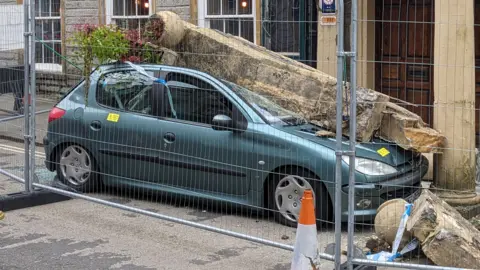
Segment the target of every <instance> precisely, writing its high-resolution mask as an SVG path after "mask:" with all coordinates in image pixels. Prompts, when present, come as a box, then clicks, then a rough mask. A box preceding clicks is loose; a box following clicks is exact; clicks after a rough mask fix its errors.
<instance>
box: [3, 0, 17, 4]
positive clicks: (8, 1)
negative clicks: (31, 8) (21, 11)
mask: <svg viewBox="0 0 480 270" xmlns="http://www.w3.org/2000/svg"><path fill="white" fill-rule="evenodd" d="M15 4H17V0H0V5H15Z"/></svg>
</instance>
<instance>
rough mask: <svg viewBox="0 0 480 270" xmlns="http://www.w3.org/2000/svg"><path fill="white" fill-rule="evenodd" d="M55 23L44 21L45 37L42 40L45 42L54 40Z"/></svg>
mask: <svg viewBox="0 0 480 270" xmlns="http://www.w3.org/2000/svg"><path fill="white" fill-rule="evenodd" d="M52 27H53V21H52V20H45V21H43V36H42V37H41V39H43V40H52V39H53V29H52Z"/></svg>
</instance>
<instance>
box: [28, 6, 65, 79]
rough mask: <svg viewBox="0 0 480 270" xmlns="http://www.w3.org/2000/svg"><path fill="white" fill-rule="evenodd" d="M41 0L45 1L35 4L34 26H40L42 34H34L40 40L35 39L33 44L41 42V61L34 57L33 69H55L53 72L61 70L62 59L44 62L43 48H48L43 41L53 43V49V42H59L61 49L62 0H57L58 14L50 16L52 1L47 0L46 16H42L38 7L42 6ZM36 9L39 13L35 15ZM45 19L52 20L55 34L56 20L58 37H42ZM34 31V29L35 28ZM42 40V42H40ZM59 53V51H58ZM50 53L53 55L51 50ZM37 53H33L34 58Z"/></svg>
mask: <svg viewBox="0 0 480 270" xmlns="http://www.w3.org/2000/svg"><path fill="white" fill-rule="evenodd" d="M42 1H45V0H38V4H36V5H35V9H36V10H35V27H37V26H40V27H41V28H42V36H41V37H38V36H37V35H35V37H36V38H38V39H40V40H41V42H40V41H37V40H35V46H36V44H41V46H42V61H41V62H38V61H37V60H36V59H35V69H36V70H40V71H55V72H62V66H63V65H62V62H63V60H62V59H60V63H55V62H54V61H53V60H52V61H51V62H45V53H44V50H50V48H46V47H44V45H43V43H47V44H48V43H52V44H53V49H54V50H55V44H60V50H62V46H63V42H62V38H63V36H62V35H63V34H62V11H61V2H62V0H59V1H58V16H52V12H53V10H52V7H53V5H52V4H53V1H48V2H49V10H48V13H49V14H48V16H44V14H42V13H41V12H40V9H41V8H42V6H43V5H42ZM37 10H38V12H39V13H40V14H38V15H37ZM45 21H53V23H52V29H51V30H52V35H54V34H55V21H58V23H59V25H60V30H59V31H60V39H54V38H52V39H49V40H44V39H43V33H45V31H44V29H43V25H44V24H43V22H45ZM35 31H36V29H35ZM42 42H43V43H42ZM60 53H61V51H60ZM52 55H54V52H52ZM37 57H38V55H37V53H35V58H37Z"/></svg>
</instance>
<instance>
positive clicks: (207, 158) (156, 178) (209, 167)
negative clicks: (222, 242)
mask: <svg viewBox="0 0 480 270" xmlns="http://www.w3.org/2000/svg"><path fill="white" fill-rule="evenodd" d="M142 66H143V68H145V69H148V70H159V69H161V70H162V71H181V72H188V73H189V74H190V75H193V76H198V77H199V78H202V79H204V80H207V81H208V82H210V83H212V84H214V85H215V86H216V87H218V90H219V91H220V92H222V93H223V94H224V95H225V96H226V97H227V98H229V99H230V101H231V102H232V103H233V104H234V105H235V106H236V107H237V108H238V109H239V111H240V112H241V113H242V115H243V116H244V117H245V119H246V121H248V126H247V128H246V130H245V131H242V132H232V131H218V130H214V129H212V127H211V126H207V125H200V124H199V125H195V124H189V123H187V122H183V121H178V120H176V121H174V120H171V119H165V118H156V117H151V116H145V115H142V114H137V113H132V112H128V113H127V112H122V111H117V110H114V109H111V108H107V107H104V106H101V105H99V104H98V103H97V102H96V98H95V97H96V86H97V80H98V79H99V77H100V76H101V75H102V74H104V73H106V72H110V71H118V70H131V68H130V67H128V66H126V65H118V64H117V65H105V66H101V67H99V68H98V69H97V70H95V71H94V72H93V73H92V76H91V78H92V80H91V85H90V91H89V95H88V106H87V107H85V102H84V98H85V97H84V91H83V83H81V84H79V85H77V86H76V87H74V88H73V89H72V91H70V92H69V93H68V94H67V95H66V96H65V98H64V99H63V100H61V101H60V102H59V103H58V104H57V105H56V106H58V107H60V108H63V109H65V110H66V113H65V115H64V116H63V117H62V118H61V119H59V120H56V121H54V122H52V123H50V124H49V126H48V132H47V135H46V137H45V138H44V142H45V153H46V154H47V161H46V165H47V167H48V168H49V169H50V170H54V169H55V168H54V167H53V166H52V164H53V162H54V157H55V153H56V151H57V150H58V148H57V147H58V146H61V145H64V144H71V143H75V144H79V145H81V146H83V147H85V148H86V149H87V150H88V151H89V152H90V153H91V154H92V156H93V158H94V159H95V161H96V164H97V166H98V169H99V171H100V172H101V174H102V180H103V182H104V184H105V185H117V186H122V185H123V186H128V187H141V188H147V189H153V190H160V191H166V192H175V193H180V194H183V195H188V196H198V197H203V198H212V199H214V200H226V201H229V202H233V203H239V204H242V205H246V206H252V207H253V208H263V207H265V205H264V195H265V194H264V182H265V181H266V180H267V179H268V176H269V174H270V173H271V172H273V171H275V170H276V169H278V168H280V167H283V166H299V167H303V168H305V169H307V170H309V171H311V172H313V173H314V174H315V175H316V176H317V177H318V178H319V179H321V181H322V182H323V183H324V185H325V187H326V188H327V190H328V194H329V197H330V200H331V202H334V195H335V189H334V187H335V186H334V185H335V139H332V138H322V137H318V136H315V132H316V131H318V130H320V128H319V127H317V126H314V125H311V124H303V125H296V126H281V125H272V124H268V123H267V122H266V121H265V120H264V119H263V118H262V116H260V115H259V114H258V113H257V112H256V111H255V109H254V108H252V107H251V106H250V105H248V103H246V102H245V101H244V100H243V99H242V98H240V97H239V96H237V95H236V94H235V93H234V92H233V91H231V89H230V88H229V87H228V86H227V85H225V84H223V83H222V81H221V80H218V79H216V78H215V77H213V76H210V75H208V74H205V73H202V72H199V71H195V70H189V69H183V68H176V67H170V66H160V65H142ZM109 113H116V114H119V115H120V117H119V121H118V122H110V121H106V119H107V116H108V114H109ZM169 132H172V133H174V134H175V140H174V141H173V142H172V141H171V140H169V139H172V138H173V137H169V136H168V134H167V133H169ZM343 145H344V147H345V150H348V139H347V138H344V143H343ZM382 147H384V148H386V149H387V150H388V151H389V152H390V154H388V155H386V156H381V155H380V154H379V153H378V152H377V151H378V150H379V149H381V148H382ZM356 156H357V157H361V158H368V159H373V160H377V161H380V162H384V163H387V164H389V165H391V166H393V167H395V168H396V169H397V170H398V172H397V173H396V174H393V175H384V176H367V175H364V174H362V173H359V172H358V171H356V173H355V176H356V179H355V180H356V187H357V189H356V196H355V203H357V202H358V201H359V200H361V199H365V198H366V199H370V200H371V201H372V203H371V205H370V206H369V207H368V208H367V209H357V210H356V211H355V214H356V215H357V216H359V217H363V218H364V220H365V221H366V220H370V219H372V218H373V217H374V215H375V213H376V208H377V207H378V206H379V205H380V204H381V203H383V202H384V201H385V200H387V199H391V198H394V197H398V196H399V194H398V192H402V191H405V192H407V193H406V194H407V195H408V194H409V193H408V192H410V190H407V189H406V188H404V187H405V186H408V187H413V186H418V185H419V183H420V180H421V178H422V177H423V176H424V175H425V173H426V172H427V169H428V161H427V160H426V159H425V158H423V157H422V156H420V155H418V154H416V153H414V152H411V151H406V150H403V149H402V148H400V147H398V146H395V145H393V144H390V143H387V142H385V141H382V140H378V139H375V140H373V141H372V142H369V143H362V144H357V147H356ZM348 171H349V167H348V165H347V164H346V163H345V162H342V186H343V187H344V188H343V196H342V220H344V221H345V220H346V218H347V192H348Z"/></svg>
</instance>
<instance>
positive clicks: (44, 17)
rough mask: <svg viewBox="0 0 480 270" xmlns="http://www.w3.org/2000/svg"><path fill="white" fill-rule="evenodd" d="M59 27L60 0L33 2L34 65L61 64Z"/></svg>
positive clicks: (60, 34) (37, 0) (38, 0)
mask: <svg viewBox="0 0 480 270" xmlns="http://www.w3.org/2000/svg"><path fill="white" fill-rule="evenodd" d="M60 25H61V24H60V0H35V35H36V39H37V41H36V43H35V56H36V63H40V64H58V65H59V64H60V63H61V58H60V55H61V51H62V50H61V48H62V33H61V27H60Z"/></svg>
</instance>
